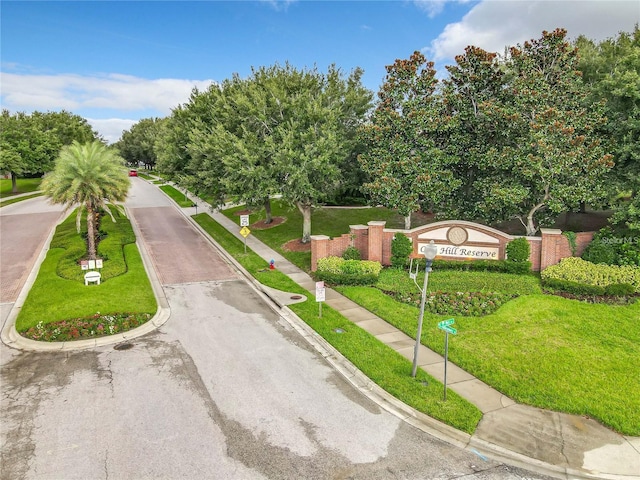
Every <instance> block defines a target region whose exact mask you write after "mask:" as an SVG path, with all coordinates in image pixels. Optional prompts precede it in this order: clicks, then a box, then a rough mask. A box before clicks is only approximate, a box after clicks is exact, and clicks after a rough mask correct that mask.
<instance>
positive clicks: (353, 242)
mask: <svg viewBox="0 0 640 480" xmlns="http://www.w3.org/2000/svg"><path fill="white" fill-rule="evenodd" d="M384 226H385V222H382V221H372V222H369V223H368V224H367V225H351V226H350V227H349V228H350V233H348V234H343V235H341V236H340V237H337V238H334V239H331V238H329V237H328V236H326V235H312V236H311V270H312V271H315V270H316V269H317V267H318V259H320V258H324V257H328V256H336V257H340V256H342V254H343V253H344V251H345V250H346V249H347V248H348V247H349V246H354V247H355V248H357V249H358V251H359V252H360V256H361V258H362V259H363V260H374V261H377V262H380V263H382V264H383V265H390V264H391V242H392V240H393V237H394V235H395V234H396V233H398V232H401V233H403V234H405V235H406V236H407V237H409V238H410V239H411V241H412V243H413V245H414V252H413V254H412V256H413V257H414V258H415V257H419V256H420V254H419V253H417V245H418V243H419V242H420V243H426V241H427V239H426V237H428V235H426V234H427V233H428V232H429V231H430V230H434V231H436V230H440V231H442V230H443V229H445V230H446V229H447V228H453V227H461V228H465V229H467V230H469V231H473V232H475V233H476V234H477V235H484V236H485V237H486V238H487V240H489V241H487V242H486V243H483V242H482V241H476V242H475V243H476V244H477V245H479V246H482V245H486V246H491V247H494V248H497V249H498V252H499V255H498V258H500V259H502V258H505V247H506V245H507V243H508V242H509V241H511V240H512V239H514V238H517V237H515V236H511V235H508V234H505V233H502V232H499V231H497V230H494V229H492V228H490V227H486V226H484V225H479V224H473V223H470V222H463V221H458V222H456V221H451V222H437V223H435V224H429V225H424V226H422V227H418V228H414V229H411V230H393V229H385V228H384ZM540 234H541V235H540V237H525V238H526V239H527V241H528V242H529V246H530V250H531V253H530V255H529V260H530V261H531V269H532V270H533V271H536V272H537V271H540V270H544V269H545V268H546V267H548V266H550V265H555V264H556V263H558V262H559V261H560V260H561V259H563V258H566V257H570V256H571V254H572V252H571V248H570V245H569V240H568V239H567V237H565V236H564V235H562V231H561V230H557V229H545V228H542V229H540ZM421 235H422V236H423V238H420V236H421ZM593 235H594V232H582V233H578V234H576V247H577V248H576V255H577V256H579V255H581V254H582V252H583V251H584V249H585V248H586V246H587V245H588V244H589V243H590V242H591V240H592V239H593ZM447 236H448V234H447ZM436 243H437V244H440V245H442V244H445V245H446V240H443V239H442V238H439V239H436ZM439 258H440V257H439ZM441 258H447V257H441Z"/></svg>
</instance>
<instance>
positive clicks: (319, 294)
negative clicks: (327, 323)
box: [316, 282, 326, 318]
mask: <svg viewBox="0 0 640 480" xmlns="http://www.w3.org/2000/svg"><path fill="white" fill-rule="evenodd" d="M325 293H326V289H325V288H324V282H316V302H318V308H319V310H318V317H320V318H322V302H324V299H325Z"/></svg>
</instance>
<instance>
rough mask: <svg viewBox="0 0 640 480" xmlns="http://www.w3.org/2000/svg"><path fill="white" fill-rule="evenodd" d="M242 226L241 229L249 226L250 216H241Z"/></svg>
mask: <svg viewBox="0 0 640 480" xmlns="http://www.w3.org/2000/svg"><path fill="white" fill-rule="evenodd" d="M240 226H241V227H248V226H249V215H240Z"/></svg>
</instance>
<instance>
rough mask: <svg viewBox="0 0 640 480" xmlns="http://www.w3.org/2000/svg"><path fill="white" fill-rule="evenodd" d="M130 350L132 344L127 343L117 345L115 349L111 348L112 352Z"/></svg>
mask: <svg viewBox="0 0 640 480" xmlns="http://www.w3.org/2000/svg"><path fill="white" fill-rule="evenodd" d="M132 348H133V343H129V342H125V343H119V344H117V345H116V346H115V347H113V349H114V350H130V349H132Z"/></svg>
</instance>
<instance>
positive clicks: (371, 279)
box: [314, 270, 378, 286]
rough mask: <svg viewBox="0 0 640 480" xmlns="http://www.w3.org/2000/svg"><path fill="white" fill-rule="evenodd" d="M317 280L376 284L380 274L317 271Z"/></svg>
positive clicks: (338, 283)
mask: <svg viewBox="0 0 640 480" xmlns="http://www.w3.org/2000/svg"><path fill="white" fill-rule="evenodd" d="M314 277H315V279H316V280H323V281H325V282H327V283H328V284H330V285H362V286H365V285H375V284H376V283H377V281H378V276H377V275H373V274H369V275H363V274H358V275H356V274H347V273H332V272H321V271H319V270H318V271H316V272H315V273H314Z"/></svg>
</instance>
